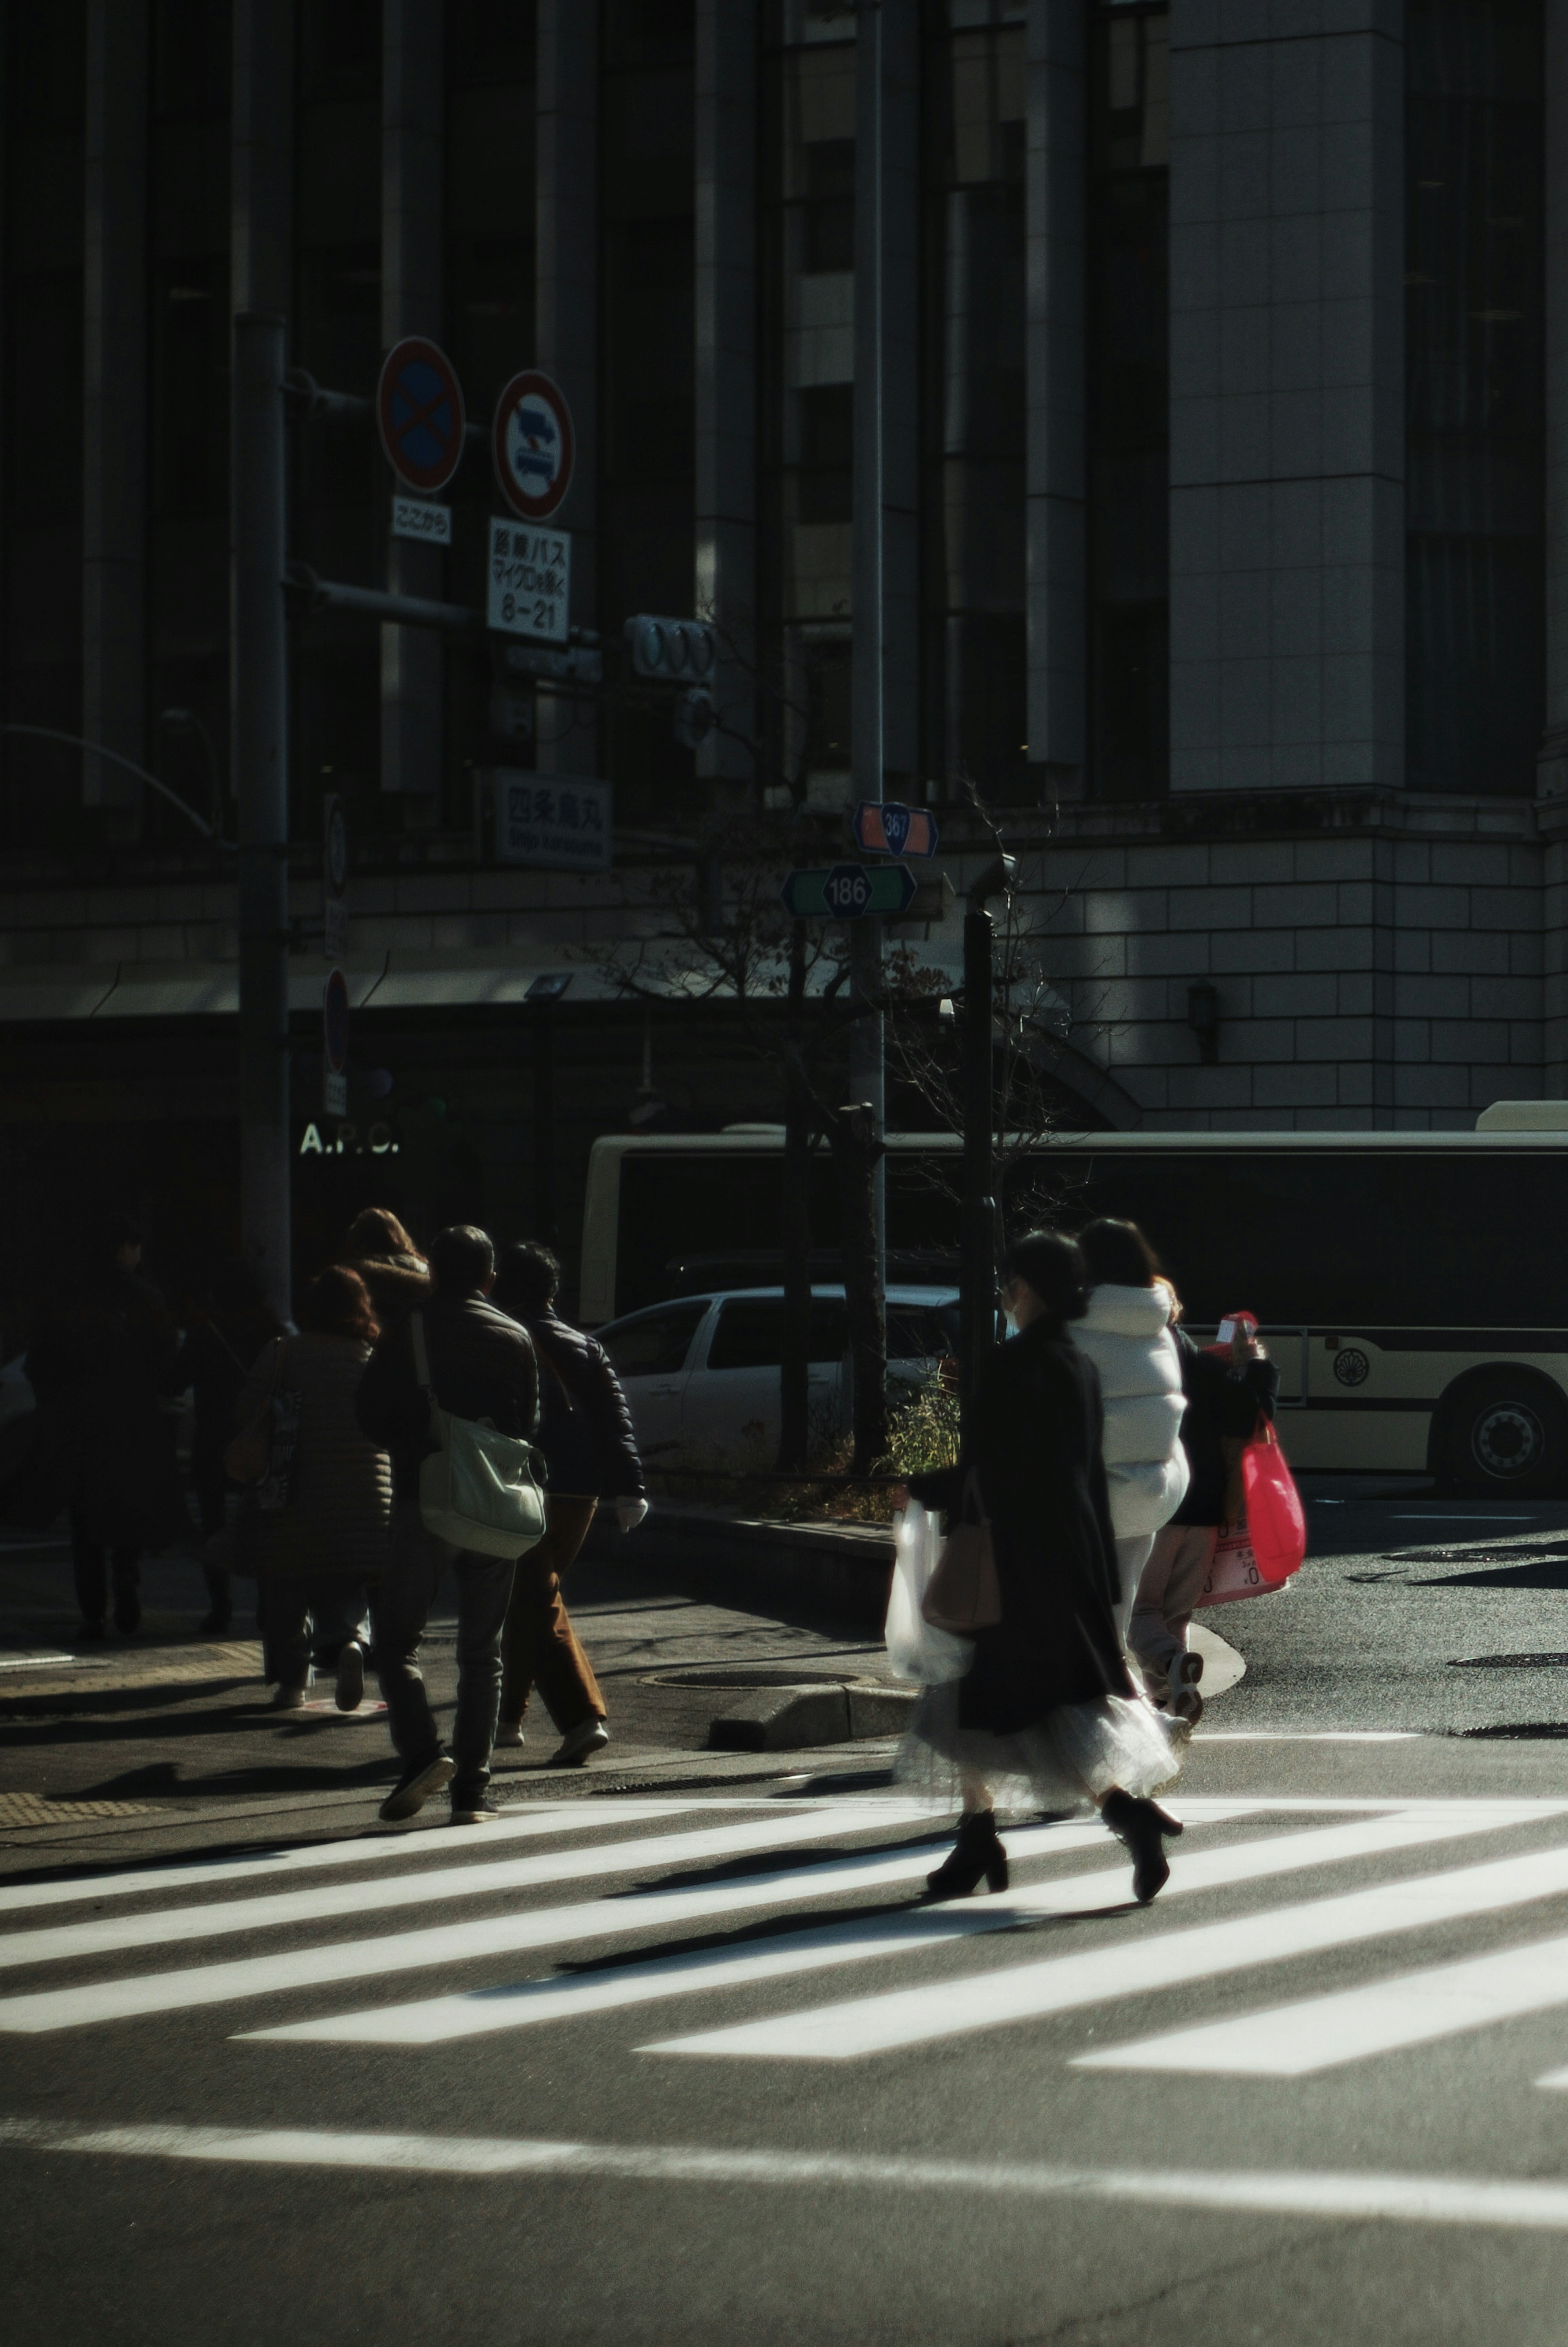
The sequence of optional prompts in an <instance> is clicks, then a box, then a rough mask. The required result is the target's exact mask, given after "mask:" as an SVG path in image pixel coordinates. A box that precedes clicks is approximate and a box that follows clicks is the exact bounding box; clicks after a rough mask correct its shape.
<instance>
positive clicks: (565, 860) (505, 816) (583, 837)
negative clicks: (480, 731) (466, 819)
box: [494, 766, 611, 872]
mask: <svg viewBox="0 0 1568 2347" xmlns="http://www.w3.org/2000/svg"><path fill="white" fill-rule="evenodd" d="M494 780H495V789H496V860H497V863H499V864H529V865H533V866H538V867H540V868H542V869H543V870H545V871H551V872H608V871H609V869H610V796H611V794H610V784H608V783H601V782H590V781H589V780H587V779H586V778H585V777H584V776H582V775H579V774H529V773H528V771H527V770H526V769H525V768H523V767H521V766H497V768H496V769H495V776H494Z"/></svg>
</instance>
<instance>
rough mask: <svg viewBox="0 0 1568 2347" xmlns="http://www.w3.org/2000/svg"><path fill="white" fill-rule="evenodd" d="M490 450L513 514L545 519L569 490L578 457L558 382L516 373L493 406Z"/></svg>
mask: <svg viewBox="0 0 1568 2347" xmlns="http://www.w3.org/2000/svg"><path fill="white" fill-rule="evenodd" d="M490 452H491V455H492V456H493V457H494V459H495V465H496V479H497V483H498V484H499V487H500V491H501V495H502V496H503V497H505V498H506V500H507V504H508V505H509V506H510V507H511V508H512V511H513V512H514V513H517V514H521V516H522V518H523V519H524V520H525V521H545V520H547V519H548V517H549V516H550V515H551V514H553V513H554V511H555V509H556V507H558V506H559V504H560V503H561V501H562V499H563V498H564V497H565V496H566V493H567V491H568V490H569V488H570V487H571V471H572V463H573V459H574V456H575V454H576V444H575V442H574V439H573V436H572V428H571V410H570V408H569V406H568V405H567V404H566V395H565V394H564V393H563V392H562V390H561V388H560V386H559V384H555V383H552V382H551V381H550V378H549V376H548V374H539V373H538V370H537V369H536V368H533V367H529V368H528V369H527V370H526V371H525V372H524V373H523V374H515V375H514V376H513V377H512V380H511V382H510V383H509V384H507V387H506V389H505V391H504V392H503V393H502V394H501V396H500V398H499V399H498V400H497V402H496V415H495V421H494V423H493V424H492V425H491V427H490Z"/></svg>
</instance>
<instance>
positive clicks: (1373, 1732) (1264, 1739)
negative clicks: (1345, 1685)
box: [1193, 1727, 1421, 1744]
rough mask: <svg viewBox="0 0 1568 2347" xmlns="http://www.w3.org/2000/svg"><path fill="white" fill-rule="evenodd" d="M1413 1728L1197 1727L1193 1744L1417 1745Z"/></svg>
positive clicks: (1417, 1733) (1416, 1731)
mask: <svg viewBox="0 0 1568 2347" xmlns="http://www.w3.org/2000/svg"><path fill="white" fill-rule="evenodd" d="M1420 1740H1421V1738H1420V1730H1419V1728H1414V1727H1314V1728H1295V1727H1222V1728H1213V1727H1200V1728H1198V1729H1196V1730H1195V1731H1194V1737H1193V1741H1194V1743H1195V1744H1419V1742H1420Z"/></svg>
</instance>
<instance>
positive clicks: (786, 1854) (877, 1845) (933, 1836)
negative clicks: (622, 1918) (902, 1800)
mask: <svg viewBox="0 0 1568 2347" xmlns="http://www.w3.org/2000/svg"><path fill="white" fill-rule="evenodd" d="M950 1840H952V1836H951V1834H950V1833H948V1830H947V1829H946V1828H945V1827H938V1828H937V1829H935V1830H934V1831H932V1832H929V1833H916V1834H906V1835H904V1837H903V1838H902V1839H901V1840H898V1841H877V1842H870V1843H866V1844H865V1845H863V1846H855V1845H851V1844H849V1843H846V1842H842V1841H841V1842H838V1843H836V1844H835V1845H833V1846H832V1847H830V1848H823V1849H805V1850H787V1849H781V1850H756V1851H753V1852H749V1853H748V1854H747V1855H746V1856H744V1857H742V1858H731V1859H725V1860H723V1863H722V1864H720V1865H718V1866H702V1867H691V1868H688V1869H686V1870H684V1871H683V1872H682V1873H679V1874H661V1876H660V1877H659V1879H658V1881H656V1882H640V1883H638V1884H637V1885H636V1887H635V1888H634V1889H633V1890H631V1891H618V1892H617V1893H616V1896H617V1897H618V1898H621V1899H641V1898H654V1897H658V1896H660V1895H661V1894H662V1893H663V1892H664V1891H702V1890H704V1889H706V1888H707V1887H708V1886H709V1885H711V1884H712V1885H715V1886H716V1885H717V1884H719V1883H723V1882H743V1881H747V1880H748V1879H749V1878H751V1877H753V1876H755V1875H767V1874H781V1873H786V1872H787V1873H790V1874H796V1873H798V1872H799V1871H800V1870H801V1869H802V1868H803V1867H807V1866H828V1865H831V1864H833V1863H835V1861H836V1862H840V1863H841V1862H842V1861H843V1860H845V1859H846V1858H856V1859H859V1858H897V1857H898V1855H899V1854H900V1852H901V1851H905V1850H938V1849H940V1848H942V1847H943V1846H944V1845H945V1844H946V1843H948V1842H949V1841H950Z"/></svg>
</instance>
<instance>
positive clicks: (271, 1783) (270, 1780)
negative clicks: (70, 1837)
mask: <svg viewBox="0 0 1568 2347" xmlns="http://www.w3.org/2000/svg"><path fill="white" fill-rule="evenodd" d="M397 1767H398V1763H397V1755H396V1753H395V1752H394V1751H392V1750H391V1749H390V1748H389V1749H387V1750H384V1751H382V1752H379V1753H377V1755H376V1757H375V1758H374V1760H362V1761H361V1762H360V1763H359V1764H358V1765H357V1767H352V1768H305V1767H302V1766H299V1765H297V1764H290V1763H289V1762H287V1761H281V1762H276V1763H274V1764H273V1765H272V1766H271V1767H252V1768H220V1769H217V1770H214V1771H213V1772H212V1773H211V1774H210V1775H209V1776H205V1777H182V1776H181V1775H180V1773H179V1767H178V1764H177V1763H176V1762H174V1761H172V1760H155V1761H153V1762H151V1763H150V1764H149V1767H147V1768H128V1769H126V1770H124V1771H123V1772H122V1773H121V1774H120V1775H119V1776H118V1777H106V1778H103V1779H102V1781H101V1782H100V1783H98V1784H96V1785H84V1786H82V1787H81V1788H79V1790H77V1791H75V1792H73V1793H72V1795H71V1799H73V1800H74V1801H118V1800H124V1799H128V1798H129V1797H131V1796H133V1795H135V1794H137V1793H161V1794H163V1795H165V1796H166V1797H167V1796H169V1795H171V1794H176V1793H179V1794H185V1795H192V1794H196V1795H200V1794H203V1793H331V1792H336V1791H339V1790H341V1789H342V1788H343V1787H344V1786H354V1785H364V1786H374V1785H384V1784H386V1783H388V1782H389V1781H390V1780H392V1779H393V1778H395V1777H396V1775H397Z"/></svg>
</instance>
